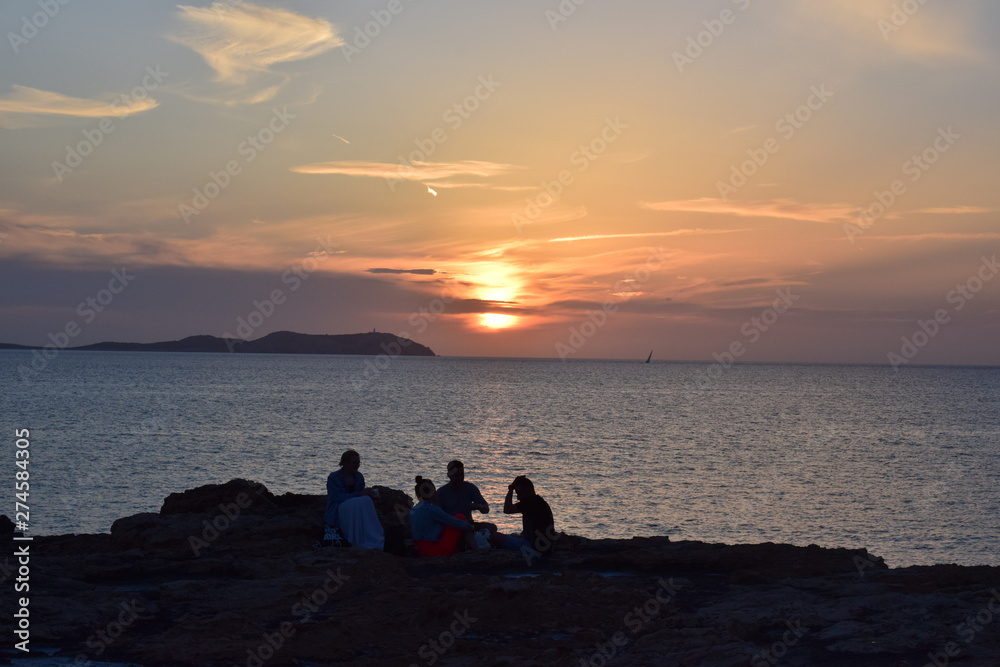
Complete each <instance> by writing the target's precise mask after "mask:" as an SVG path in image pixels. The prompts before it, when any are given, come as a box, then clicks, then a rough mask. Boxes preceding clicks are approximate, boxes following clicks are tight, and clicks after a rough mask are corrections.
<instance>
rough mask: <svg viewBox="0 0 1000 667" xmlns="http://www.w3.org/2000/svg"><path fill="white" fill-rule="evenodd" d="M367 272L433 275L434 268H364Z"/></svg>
mask: <svg viewBox="0 0 1000 667" xmlns="http://www.w3.org/2000/svg"><path fill="white" fill-rule="evenodd" d="M366 271H367V272H368V273H392V274H397V275H403V274H411V275H415V276H433V275H434V274H435V273H437V271H436V270H435V269H366Z"/></svg>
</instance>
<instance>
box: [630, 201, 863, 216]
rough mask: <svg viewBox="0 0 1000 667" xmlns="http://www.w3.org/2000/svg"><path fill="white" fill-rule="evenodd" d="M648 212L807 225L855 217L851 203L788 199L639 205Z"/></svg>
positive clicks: (854, 210)
mask: <svg viewBox="0 0 1000 667" xmlns="http://www.w3.org/2000/svg"><path fill="white" fill-rule="evenodd" d="M639 206H641V207H642V208H645V209H648V210H650V211H669V212H677V213H717V214H721V215H736V216H740V217H749V218H782V219H786V220H804V221H807V222H844V221H845V220H849V219H853V218H854V217H856V216H857V212H858V207H857V206H852V205H851V204H804V203H801V202H796V201H792V200H790V199H770V200H766V201H742V202H741V201H726V200H724V199H712V198H710V197H706V198H702V199H685V200H677V201H662V202H640V204H639Z"/></svg>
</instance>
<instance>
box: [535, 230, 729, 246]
mask: <svg viewBox="0 0 1000 667" xmlns="http://www.w3.org/2000/svg"><path fill="white" fill-rule="evenodd" d="M745 231H748V230H746V229H675V230H673V231H672V232H639V233H636V234H590V235H588V236H564V237H562V238H558V239H549V243H568V242H571V241H599V240H605V239H638V238H645V237H650V236H694V235H700V234H733V233H736V232H745Z"/></svg>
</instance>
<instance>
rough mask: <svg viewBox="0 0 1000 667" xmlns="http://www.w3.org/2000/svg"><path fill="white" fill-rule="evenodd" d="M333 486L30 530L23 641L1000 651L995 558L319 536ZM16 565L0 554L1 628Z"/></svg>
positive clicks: (239, 647)
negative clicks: (87, 525) (959, 560)
mask: <svg viewBox="0 0 1000 667" xmlns="http://www.w3.org/2000/svg"><path fill="white" fill-rule="evenodd" d="M376 488H379V491H380V496H381V497H380V499H379V501H378V512H379V516H380V518H381V520H382V521H383V524H384V526H385V528H386V533H387V537H388V536H389V535H394V536H395V537H394V538H393V539H391V540H389V539H387V545H389V543H390V542H392V543H393V545H392V546H391V547H390V548H393V549H395V550H397V551H398V552H399V553H401V554H409V553H410V550H409V547H408V540H409V534H408V521H407V512H408V510H409V508H410V507H411V506H412V500H411V499H410V497H409V496H407V495H406V494H405V493H402V492H400V491H395V490H392V489H387V488H384V487H376ZM324 503H325V499H324V498H323V497H322V496H308V495H296V494H287V493H286V494H284V495H274V494H272V493H271V492H269V491H268V490H267V489H266V488H264V487H263V486H262V485H260V484H256V483H254V482H250V481H246V480H233V481H230V482H228V483H226V484H221V485H210V486H205V487H200V488H197V489H192V490H189V491H185V492H183V493H175V494H171V495H170V496H169V497H168V498H167V499H166V500H165V501H164V503H163V506H162V508H161V510H160V512H159V513H149V514H138V515H135V516H131V517H127V518H123V519H119V520H118V521H116V522H115V523H114V525H113V526H112V528H111V533H110V534H98V535H60V536H51V537H36V538H35V539H34V541H33V542H31V551H32V561H31V566H32V572H31V590H30V593H28V594H29V595H30V607H29V608H30V610H31V633H32V634H31V647H32V650H33V651H34V650H36V649H40V648H43V647H48V648H52V649H58V654H57V655H58V656H62V657H65V658H69V659H76V660H78V661H79V662H78V664H84V662H85V661H86V660H90V661H112V662H113V661H120V662H130V663H134V664H141V665H227V666H231V665H241V666H242V665H246V666H247V667H262V666H263V665H340V664H343V665H372V666H374V665H378V666H380V667H381V666H383V665H404V666H405V665H427V666H430V665H483V666H486V665H511V666H513V665H518V666H521V665H572V666H578V665H594V666H598V665H604V664H614V665H657V666H663V665H754V666H757V665H775V664H780V665H852V666H858V665H861V666H864V665H879V666H883V665H924V664H925V663H931V664H934V658H937V659H938V661H939V663H941V664H944V663H947V662H949V661H952V662H956V661H959V660H960V659H964V660H965V662H958V664H969V665H988V664H997V660H998V656H1000V592H998V590H997V587H1000V568H996V567H959V566H955V565H939V566H934V567H910V568H901V569H889V568H888V567H887V566H886V564H885V563H884V562H882V560H881V559H880V558H877V557H874V556H872V555H870V554H868V553H867V552H866V551H865V550H863V549H824V548H820V547H817V546H808V547H796V546H790V545H782V544H770V543H768V544H757V545H735V546H727V545H722V544H706V543H701V542H671V541H670V540H669V539H668V538H666V537H653V538H633V539H631V540H589V539H584V538H581V537H575V536H569V535H562V536H560V538H559V540H558V542H557V547H556V549H555V552H554V554H553V556H552V558H551V559H550V560H549V561H548V562H542V561H540V560H534V559H525V557H523V556H522V555H521V554H518V553H514V552H498V551H493V552H487V553H468V554H460V555H458V556H454V557H451V558H429V559H421V558H414V557H412V556H411V555H392V554H389V553H382V552H374V551H369V550H364V549H355V548H348V549H335V548H321V549H316V548H313V543H314V542H315V541H316V539H317V537H319V535H320V534H321V528H322V514H323V508H324ZM557 520H558V517H557ZM0 523H2V522H0ZM4 525H5V524H4ZM0 539H2V540H4V541H5V542H7V541H8V540H9V539H10V538H9V537H0ZM5 553H7V554H12V553H13V544H11V548H8V549H6V550H5ZM529 561H530V562H529ZM12 563H13V559H10V560H8V561H6V562H4V563H2V564H3V568H4V569H3V570H2V572H3V575H2V576H3V577H4V578H5V579H7V581H6V582H5V583H4V584H3V586H4V587H5V588H4V595H3V598H2V600H3V601H2V603H0V607H2V609H0V632H2V634H3V636H6V637H11V636H13V634H12V633H13V630H14V627H13V624H12V620H13V616H12V615H13V611H14V604H15V602H14V599H13V598H14V596H12V595H9V594H8V592H9V591H10V586H11V581H10V580H11V579H13V577H14V576H16V570H17V567H16V564H14V565H13V566H12ZM9 645H10V644H8V646H9ZM7 655H12V654H11V653H7Z"/></svg>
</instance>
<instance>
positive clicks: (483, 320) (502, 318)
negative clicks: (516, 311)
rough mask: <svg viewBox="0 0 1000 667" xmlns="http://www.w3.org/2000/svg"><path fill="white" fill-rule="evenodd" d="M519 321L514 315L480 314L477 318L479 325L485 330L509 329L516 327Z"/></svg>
mask: <svg viewBox="0 0 1000 667" xmlns="http://www.w3.org/2000/svg"><path fill="white" fill-rule="evenodd" d="M519 320H520V318H519V317H517V316H516V315H504V314H502V313H482V314H481V315H480V316H479V324H480V325H481V326H483V327H486V328H487V329H509V328H510V327H513V326H515V325H517V324H518V321H519Z"/></svg>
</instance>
